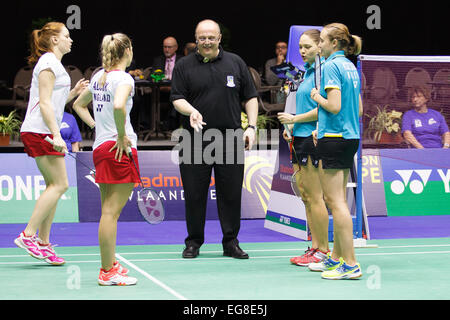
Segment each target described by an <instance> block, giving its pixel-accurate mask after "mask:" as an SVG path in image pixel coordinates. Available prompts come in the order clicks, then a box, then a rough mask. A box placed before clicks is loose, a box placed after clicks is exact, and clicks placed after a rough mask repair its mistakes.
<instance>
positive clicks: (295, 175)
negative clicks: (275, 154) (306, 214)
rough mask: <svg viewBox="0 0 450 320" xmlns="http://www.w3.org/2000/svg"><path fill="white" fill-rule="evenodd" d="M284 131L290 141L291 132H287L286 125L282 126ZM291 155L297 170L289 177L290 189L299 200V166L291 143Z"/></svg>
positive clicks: (287, 127)
mask: <svg viewBox="0 0 450 320" xmlns="http://www.w3.org/2000/svg"><path fill="white" fill-rule="evenodd" d="M284 129H285V130H286V135H287V136H288V138H289V140H290V141H292V135H291V131H290V130H289V126H288V125H287V124H285V125H284ZM292 153H293V154H294V157H295V160H296V161H297V164H298V169H297V170H296V171H295V172H294V173H293V174H292V176H291V188H292V191H293V192H294V194H295V195H296V196H297V197H299V198H301V193H300V189H299V188H298V183H297V180H298V181H300V170H301V166H300V161H298V158H297V153H296V152H295V148H294V143H293V142H292Z"/></svg>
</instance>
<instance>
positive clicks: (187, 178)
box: [170, 47, 258, 258]
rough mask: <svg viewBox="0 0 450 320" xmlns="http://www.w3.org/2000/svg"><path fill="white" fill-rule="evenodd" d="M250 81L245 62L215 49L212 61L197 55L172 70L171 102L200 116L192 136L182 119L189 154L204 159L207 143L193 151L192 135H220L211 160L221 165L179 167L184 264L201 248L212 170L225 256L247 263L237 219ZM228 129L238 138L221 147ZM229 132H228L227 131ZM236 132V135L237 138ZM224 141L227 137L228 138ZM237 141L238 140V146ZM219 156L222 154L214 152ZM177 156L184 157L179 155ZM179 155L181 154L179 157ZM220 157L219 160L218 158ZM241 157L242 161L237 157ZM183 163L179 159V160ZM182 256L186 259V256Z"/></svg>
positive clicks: (251, 88)
mask: <svg viewBox="0 0 450 320" xmlns="http://www.w3.org/2000/svg"><path fill="white" fill-rule="evenodd" d="M257 95H258V93H257V91H256V88H255V85H254V82H253V79H252V77H251V74H250V72H249V70H248V67H247V65H246V64H245V62H244V61H243V60H242V59H241V58H240V57H239V56H237V55H236V54H233V53H230V52H226V51H224V50H223V49H222V48H221V47H219V54H218V56H217V57H216V58H215V59H212V60H207V59H204V57H203V56H202V55H200V54H199V53H198V52H197V53H195V54H190V55H188V56H186V57H183V58H182V59H181V60H180V61H179V62H178V64H176V65H175V68H174V71H173V76H172V89H171V97H170V100H171V102H173V101H175V100H178V99H185V100H187V101H188V102H189V103H190V104H191V105H192V106H193V107H194V108H196V109H197V110H198V111H199V112H200V113H201V114H202V116H203V121H204V122H206V125H205V126H203V131H202V132H200V133H197V132H195V131H194V129H193V128H192V127H191V126H190V122H189V117H188V116H184V115H182V124H183V128H184V129H186V130H188V131H189V133H190V134H189V135H188V136H189V137H188V139H191V141H190V142H191V143H190V145H191V154H193V153H194V152H197V155H198V154H199V152H201V154H203V151H204V150H205V148H207V147H208V145H209V144H210V143H211V141H205V140H206V139H202V140H201V141H202V143H201V146H198V147H197V149H195V148H194V135H202V137H203V135H204V134H205V132H206V131H207V130H208V129H218V130H220V131H221V132H222V133H223V139H224V140H223V145H224V146H226V147H224V148H223V154H216V156H218V157H217V159H223V163H222V162H221V161H220V160H219V161H215V162H213V163H208V162H205V161H204V159H202V161H201V162H200V163H197V162H198V161H196V162H195V163H194V159H192V161H190V162H189V161H186V162H182V161H180V174H181V179H182V181H183V188H184V196H185V209H186V224H187V231H188V237H187V238H186V239H185V243H186V249H185V251H184V252H183V257H185V258H195V257H196V256H197V255H198V252H199V248H200V246H201V245H202V244H203V242H204V227H205V219H206V204H207V198H208V189H209V185H210V181H211V174H212V169H213V168H214V175H215V183H216V198H217V210H218V215H219V220H220V224H221V228H222V233H223V238H222V245H223V248H224V255H227V256H232V257H234V258H248V255H247V254H246V253H245V252H243V251H242V250H241V249H240V248H239V246H238V244H239V242H238V239H237V236H238V233H239V229H240V223H241V221H240V219H241V195H242V182H243V177H244V163H243V161H238V159H239V158H241V159H244V157H243V154H244V144H243V142H242V132H243V131H242V129H241V111H242V102H244V101H247V100H249V99H251V98H254V97H257ZM227 129H233V130H235V131H233V130H231V132H236V133H237V135H238V137H237V138H236V137H235V138H233V143H232V144H227V143H225V139H226V138H225V137H226V136H227V135H226V134H225V132H226V130H227ZM228 132H230V130H228ZM239 132H240V135H239ZM227 137H229V136H227ZM184 138H186V137H184ZM239 139H240V140H239ZM215 151H216V153H217V152H219V153H221V152H222V151H221V150H215ZM180 152H183V150H181V151H180ZM230 152H234V155H236V156H235V157H234V161H231V163H230V161H225V159H226V158H227V156H226V155H227V153H228V154H229V153H230ZM180 155H181V154H180ZM222 156H223V157H222ZM240 156H241V157H240ZM181 158H182V157H181V156H180V159H181ZM185 253H187V254H186V255H185Z"/></svg>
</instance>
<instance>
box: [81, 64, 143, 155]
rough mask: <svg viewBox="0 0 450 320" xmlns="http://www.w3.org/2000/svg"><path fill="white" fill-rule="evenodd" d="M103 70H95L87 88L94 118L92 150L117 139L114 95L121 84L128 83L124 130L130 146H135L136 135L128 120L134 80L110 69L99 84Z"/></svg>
mask: <svg viewBox="0 0 450 320" xmlns="http://www.w3.org/2000/svg"><path fill="white" fill-rule="evenodd" d="M104 72H105V70H104V69H102V70H100V71H99V72H97V73H96V74H95V75H94V76H93V77H92V80H91V82H90V83H89V90H90V91H91V92H92V108H93V111H94V118H95V141H94V145H93V146H92V150H95V149H96V148H97V147H98V146H100V145H101V144H102V143H104V142H106V141H116V140H117V128H116V123H115V122H114V95H115V93H116V90H117V88H118V87H119V86H121V85H130V86H131V87H132V90H131V94H130V96H129V97H128V99H127V102H126V120H125V132H126V135H127V136H128V138H129V139H130V140H131V143H132V147H133V148H137V136H136V134H135V133H134V130H133V127H132V126H131V122H130V111H131V108H132V107H133V95H134V80H133V78H132V77H131V76H130V75H129V74H128V73H126V72H125V71H121V70H112V71H110V72H108V74H107V76H106V81H105V85H104V86H101V85H100V83H99V82H100V78H101V76H102V75H103V73H104Z"/></svg>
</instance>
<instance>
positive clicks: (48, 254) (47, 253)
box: [37, 238, 66, 266]
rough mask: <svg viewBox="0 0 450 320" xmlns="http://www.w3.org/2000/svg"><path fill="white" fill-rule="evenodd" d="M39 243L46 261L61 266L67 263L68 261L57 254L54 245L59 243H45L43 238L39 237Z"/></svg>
mask: <svg viewBox="0 0 450 320" xmlns="http://www.w3.org/2000/svg"><path fill="white" fill-rule="evenodd" d="M37 240H38V241H37V244H38V246H39V250H41V252H42V253H43V254H44V259H45V262H47V263H49V264H51V265H54V266H60V265H63V264H64V263H66V261H65V260H64V259H63V258H60V257H58V256H57V255H56V251H55V249H53V247H56V246H57V245H56V244H55V245H52V244H51V243H49V244H43V243H42V242H41V241H42V240H41V239H39V238H38V239H37Z"/></svg>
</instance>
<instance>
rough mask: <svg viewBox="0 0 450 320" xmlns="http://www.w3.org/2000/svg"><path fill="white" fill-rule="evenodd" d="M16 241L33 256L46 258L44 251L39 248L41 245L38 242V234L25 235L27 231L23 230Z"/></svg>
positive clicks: (17, 244)
mask: <svg viewBox="0 0 450 320" xmlns="http://www.w3.org/2000/svg"><path fill="white" fill-rule="evenodd" d="M14 243H15V244H16V246H18V247H19V248H22V249H25V250H26V251H27V253H28V254H29V255H30V256H32V257H33V258H36V259H39V260H42V259H45V258H44V253H43V252H42V251H41V250H40V249H39V245H38V244H37V239H36V236H34V235H33V236H30V237H27V236H25V233H24V232H22V233H21V234H20V235H19V236H18V237H17V238H16V239H15V240H14Z"/></svg>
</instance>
